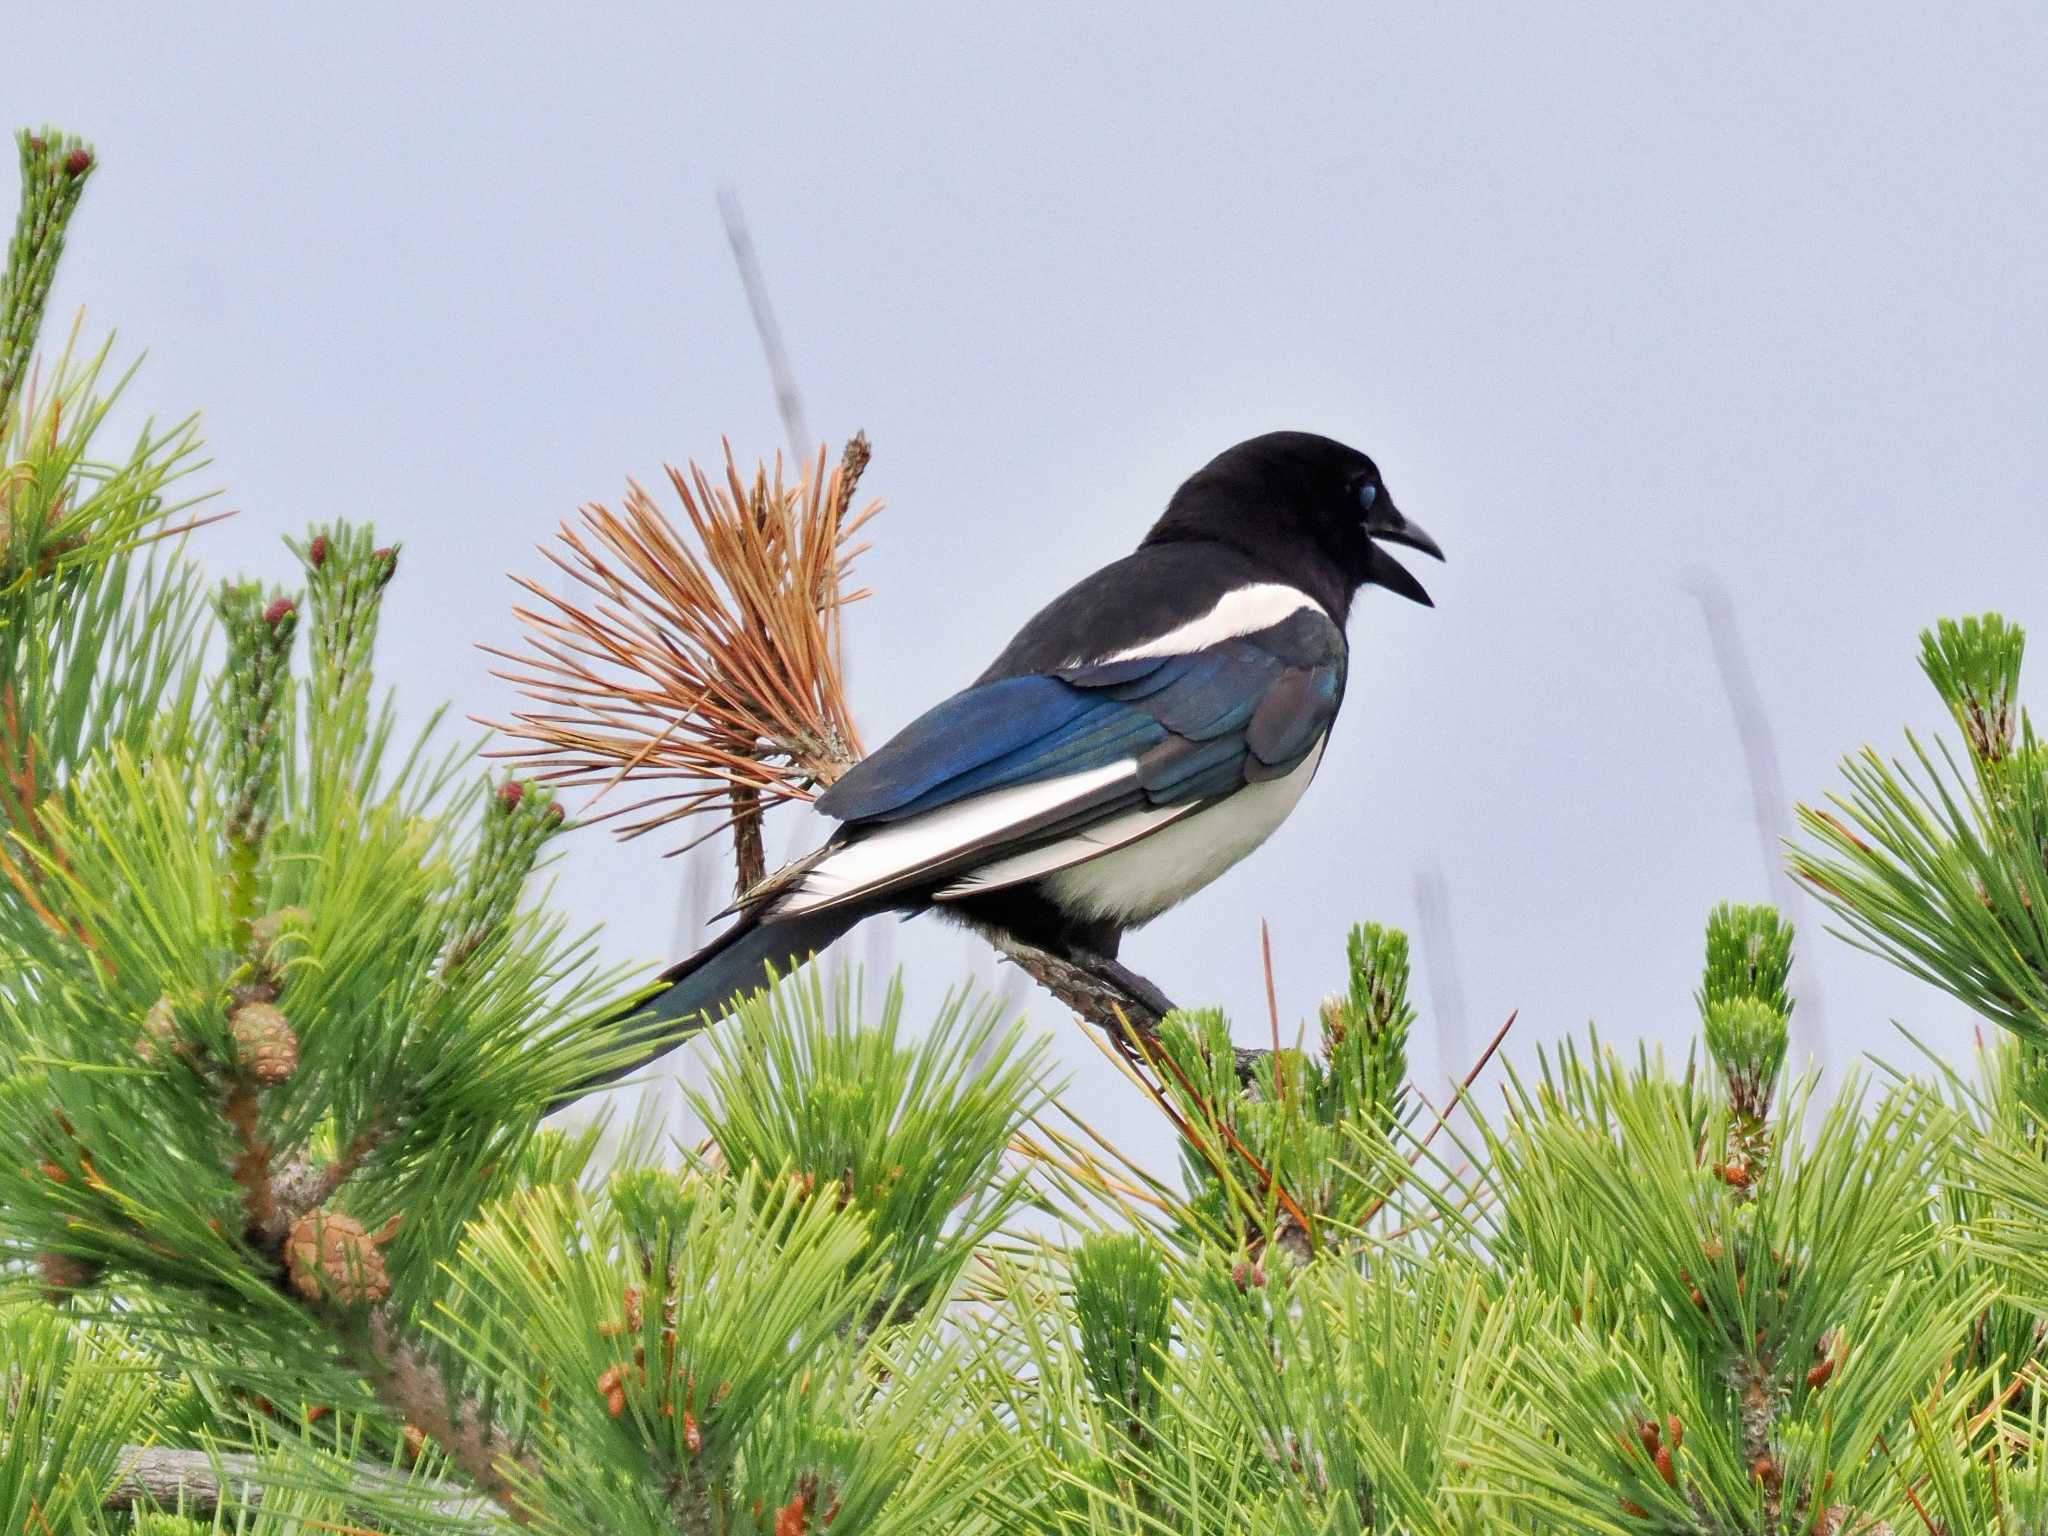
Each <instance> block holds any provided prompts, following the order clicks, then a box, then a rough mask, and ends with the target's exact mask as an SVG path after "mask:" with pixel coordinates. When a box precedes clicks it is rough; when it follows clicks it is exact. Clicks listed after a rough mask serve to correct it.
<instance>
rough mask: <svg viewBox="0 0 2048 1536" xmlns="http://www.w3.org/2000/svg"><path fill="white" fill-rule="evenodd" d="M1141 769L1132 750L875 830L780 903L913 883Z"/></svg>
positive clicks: (781, 906)
mask: <svg viewBox="0 0 2048 1536" xmlns="http://www.w3.org/2000/svg"><path fill="white" fill-rule="evenodd" d="M1137 768H1138V765H1137V759H1136V758H1130V757H1126V758H1122V759H1120V760H1118V761H1117V762H1114V763H1105V764H1104V765H1103V766H1102V767H1100V768H1091V769H1089V770H1088V771H1087V772H1086V773H1069V774H1063V775H1061V776H1060V777H1059V778H1056V779H1045V780H1041V781H1040V782H1038V783H1036V784H1012V785H1008V786H1006V787H1004V788H1002V789H991V790H986V791H984V792H983V793H981V794H978V795H971V796H969V797H968V798H967V799H965V800H960V801H956V802H955V803H953V804H952V805H945V806H941V807H939V808H938V809H937V810H935V811H927V812H926V813H925V814H924V815H922V816H913V817H911V818H909V819H908V820H906V821H901V822H897V823H896V824H895V825H893V826H887V827H883V828H881V829H880V830H879V831H875V832H870V833H868V834H867V835H866V836H864V837H861V838H859V839H857V840H855V841H854V842H851V843H848V844H847V845H846V846H845V847H844V848H839V849H835V850H834V851H832V852H830V853H827V854H826V855H825V856H824V857H823V858H822V859H820V860H818V862H817V863H816V864H814V865H812V866H811V867H810V868H809V869H807V870H805V871H804V872H803V874H802V875H800V876H799V877H798V878H797V881H796V883H795V885H794V887H793V888H792V889H791V890H790V891H789V893H788V894H787V895H785V896H783V897H782V898H781V899H780V900H779V901H778V902H777V903H776V910H777V911H779V912H786V913H797V912H811V911H815V910H817V909H818V908H820V907H831V906H837V905H839V904H841V903H843V902H847V901H854V900H857V899H859V898H861V897H864V896H871V895H881V894H883V893H884V892H886V891H888V890H890V889H892V888H894V887H896V886H898V885H904V884H909V883H912V882H914V881H915V880H916V879H917V878H918V876H920V875H922V874H925V873H926V872H928V871H932V870H936V869H942V868H944V867H945V866H946V865H947V864H949V863H952V862H954V861H956V860H958V859H960V858H962V857H964V856H968V855H971V854H972V853H973V852H974V850H975V849H977V848H988V847H992V846H996V845H999V844H1001V843H1002V842H1003V841H1004V838H1005V834H1007V833H1010V832H1013V831H1016V830H1021V829H1023V828H1025V827H1029V826H1032V825H1039V826H1043V825H1046V824H1047V823H1048V822H1049V821H1050V820H1053V819H1056V818H1057V817H1058V816H1059V814H1060V813H1061V811H1062V810H1064V809H1065V808H1066V807H1068V806H1071V805H1078V804H1082V803H1085V802H1088V801H1091V800H1093V799H1095V798H1096V797H1097V796H1098V795H1099V794H1100V793H1101V792H1102V791H1104V790H1106V789H1109V788H1110V787H1111V786H1113V785H1115V784H1117V783H1118V782H1119V781H1121V780H1130V781H1132V782H1133V783H1135V782H1136V779H1137Z"/></svg>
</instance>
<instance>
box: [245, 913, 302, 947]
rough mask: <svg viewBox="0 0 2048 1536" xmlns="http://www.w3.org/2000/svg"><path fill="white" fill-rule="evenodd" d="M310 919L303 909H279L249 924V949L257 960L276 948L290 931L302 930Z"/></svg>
mask: <svg viewBox="0 0 2048 1536" xmlns="http://www.w3.org/2000/svg"><path fill="white" fill-rule="evenodd" d="M311 920H312V919H311V918H310V917H308V916H307V913H306V909H305V908H304V907H279V908H278V909H277V910H276V911H275V912H266V913H264V914H263V915H262V916H261V917H259V918H257V919H256V920H255V921H254V922H252V923H251V924H249V948H250V950H251V952H252V953H254V954H255V955H257V956H258V957H259V958H260V957H262V956H266V955H268V954H269V953H270V952H271V950H273V949H275V948H276V947H277V941H278V940H279V939H281V938H283V937H284V936H285V934H286V933H287V932H288V931H290V930H292V929H302V928H304V927H305V926H306V924H307V923H308V922H310V921H311Z"/></svg>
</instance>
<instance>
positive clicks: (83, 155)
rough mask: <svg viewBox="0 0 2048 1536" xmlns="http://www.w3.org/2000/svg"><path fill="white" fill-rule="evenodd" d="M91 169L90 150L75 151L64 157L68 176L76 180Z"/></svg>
mask: <svg viewBox="0 0 2048 1536" xmlns="http://www.w3.org/2000/svg"><path fill="white" fill-rule="evenodd" d="M91 169H92V151H91V150H89V149H74V150H73V151H71V153H70V154H68V155H66V156H65V157H64V171H65V174H66V175H69V176H72V177H74V178H75V177H79V176H83V175H84V174H85V173H86V172H87V171H89V170H91Z"/></svg>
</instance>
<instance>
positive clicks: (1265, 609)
mask: <svg viewBox="0 0 2048 1536" xmlns="http://www.w3.org/2000/svg"><path fill="white" fill-rule="evenodd" d="M1304 608H1317V609H1320V605H1319V604H1318V603H1317V602H1316V600H1315V599H1314V598H1312V597H1310V596H1309V595H1308V594H1307V593H1306V592H1304V591H1302V590H1301V589H1300V588H1299V587H1290V586H1288V585H1287V584H1286V583H1285V582H1283V581H1258V582H1253V583H1252V584H1251V585H1250V586H1248V587H1238V588H1236V589H1234V590H1233V591H1229V592H1226V593H1224V594H1223V596H1221V597H1220V598H1218V599H1217V600H1216V606H1215V607H1213V608H1211V609H1210V610H1209V611H1208V612H1207V613H1205V614H1203V615H1202V616H1201V617H1200V618H1195V619H1189V620H1188V621H1187V623H1185V624H1183V625H1181V626H1180V627H1179V628H1177V629H1170V630H1168V631H1167V632H1166V633H1165V634H1163V635H1158V636H1156V637H1154V638H1153V639H1150V640H1147V641H1144V642H1143V643H1142V644H1139V645H1133V646H1129V647H1126V648H1125V649H1124V650H1121V651H1114V652H1112V653H1110V654H1109V655H1107V656H1097V657H1094V658H1092V659H1083V660H1079V661H1076V662H1074V663H1073V665H1074V666H1077V667H1080V666H1100V665H1102V664H1104V663H1106V662H1112V661H1136V660H1138V659H1139V658H1140V657H1142V656H1183V655H1186V654H1188V653H1189V652H1191V651H1199V650H1201V649H1203V648H1204V647H1205V646H1211V645H1214V644H1216V643H1217V642H1218V641H1219V640H1229V639H1232V638H1234V637H1236V636H1238V635H1255V634H1257V633H1258V632H1259V631H1260V630H1262V629H1271V628H1272V627H1273V626H1274V625H1275V624H1278V623H1280V622H1281V621H1282V620H1284V619H1286V618H1288V617H1290V616H1291V615H1293V614H1297V613H1299V612H1301V610H1302V609H1304Z"/></svg>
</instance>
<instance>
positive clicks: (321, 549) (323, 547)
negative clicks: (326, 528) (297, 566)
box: [306, 533, 327, 571]
mask: <svg viewBox="0 0 2048 1536" xmlns="http://www.w3.org/2000/svg"><path fill="white" fill-rule="evenodd" d="M326 563H327V535H326V534H324V533H316V534H315V535H313V542H312V543H311V544H308V545H307V546H306V564H308V565H310V566H311V567H313V569H314V570H316V571H317V570H319V569H320V567H321V566H323V565H325V564H326Z"/></svg>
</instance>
